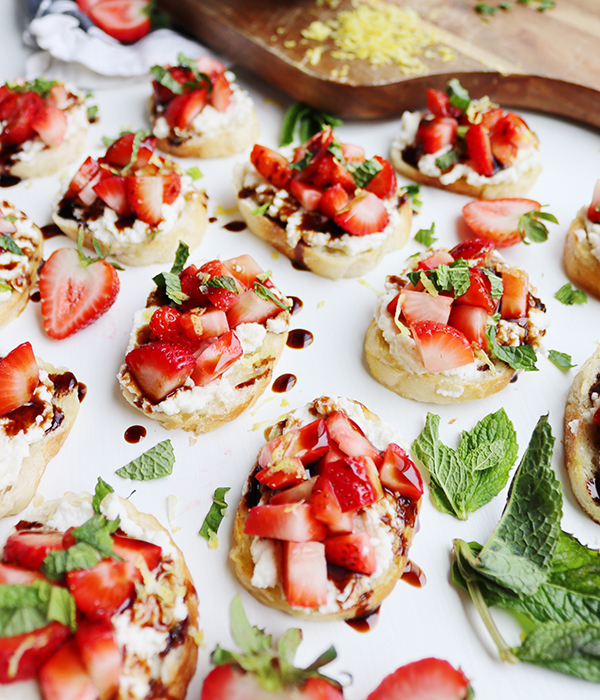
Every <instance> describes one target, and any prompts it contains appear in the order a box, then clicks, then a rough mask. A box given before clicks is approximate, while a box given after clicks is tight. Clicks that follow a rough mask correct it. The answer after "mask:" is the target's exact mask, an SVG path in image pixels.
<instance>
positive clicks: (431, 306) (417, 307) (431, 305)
mask: <svg viewBox="0 0 600 700" xmlns="http://www.w3.org/2000/svg"><path fill="white" fill-rule="evenodd" d="M401 294H402V296H403V297H404V300H403V301H402V314H403V315H404V318H405V319H406V323H407V325H409V326H411V325H412V324H413V323H416V322H417V321H437V322H438V323H448V317H449V316H450V308H451V306H452V301H453V299H452V297H449V296H444V295H442V294H438V295H437V296H435V297H434V296H432V295H431V294H429V293H428V292H413V291H410V290H403V291H402V292H401Z"/></svg>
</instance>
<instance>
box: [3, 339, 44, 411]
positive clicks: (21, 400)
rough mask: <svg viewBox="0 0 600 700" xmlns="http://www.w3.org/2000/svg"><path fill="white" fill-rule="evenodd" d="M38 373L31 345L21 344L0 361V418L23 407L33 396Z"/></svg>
mask: <svg viewBox="0 0 600 700" xmlns="http://www.w3.org/2000/svg"><path fill="white" fill-rule="evenodd" d="M39 378H40V373H39V369H38V365H37V361H36V359H35V355H34V354H33V348H32V347H31V343H22V344H21V345H17V347H16V348H15V349H14V350H11V351H10V352H9V353H8V355H6V356H5V357H3V358H2V359H1V360H0V416H4V415H6V414H7V413H10V412H11V411H14V410H15V409H17V408H19V407H20V406H23V404H26V403H27V402H28V401H29V400H31V398H32V396H33V392H34V391H35V389H36V387H37V385H38V382H39Z"/></svg>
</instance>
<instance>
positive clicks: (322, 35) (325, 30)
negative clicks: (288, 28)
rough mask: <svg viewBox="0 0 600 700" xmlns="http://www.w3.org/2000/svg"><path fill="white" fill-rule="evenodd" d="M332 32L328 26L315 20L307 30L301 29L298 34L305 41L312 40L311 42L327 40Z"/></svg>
mask: <svg viewBox="0 0 600 700" xmlns="http://www.w3.org/2000/svg"><path fill="white" fill-rule="evenodd" d="M332 32H333V28H332V27H331V26H330V25H327V24H325V22H321V21H320V20H315V21H314V22H311V23H310V25H309V27H308V29H303V30H302V31H301V32H300V34H302V36H303V37H304V38H305V39H312V40H313V41H325V39H328V38H329V37H330V36H331V34H332Z"/></svg>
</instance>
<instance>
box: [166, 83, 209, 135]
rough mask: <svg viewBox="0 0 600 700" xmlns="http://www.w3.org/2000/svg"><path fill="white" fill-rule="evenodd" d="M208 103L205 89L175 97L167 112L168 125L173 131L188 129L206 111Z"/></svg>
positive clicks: (197, 89)
mask: <svg viewBox="0 0 600 700" xmlns="http://www.w3.org/2000/svg"><path fill="white" fill-rule="evenodd" d="M207 101H208V92H207V91H206V89H205V88H196V89H195V90H192V91H191V92H183V93H182V94H181V95H175V97H174V98H173V99H172V100H171V101H170V102H169V104H168V106H167V109H166V111H165V119H166V120H167V124H168V125H169V126H170V127H171V128H172V129H181V130H184V129H187V128H188V127H189V125H190V124H191V123H192V122H193V121H194V119H195V118H196V117H197V116H198V115H199V114H200V112H201V111H202V110H203V109H204V105H206V103H207Z"/></svg>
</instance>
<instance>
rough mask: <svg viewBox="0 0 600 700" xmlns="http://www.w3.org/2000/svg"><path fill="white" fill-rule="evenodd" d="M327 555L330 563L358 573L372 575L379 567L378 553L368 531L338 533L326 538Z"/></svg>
mask: <svg viewBox="0 0 600 700" xmlns="http://www.w3.org/2000/svg"><path fill="white" fill-rule="evenodd" d="M325 557H326V558H327V561H328V562H329V563H330V564H337V566H342V567H344V569H349V570H350V571H355V572H356V573H357V574H366V575H367V576H371V574H373V573H375V570H376V569H377V555H376V554H375V547H373V543H372V542H371V536H370V535H369V534H368V533H367V532H355V533H351V534H347V535H336V536H335V537H328V538H327V539H326V540H325Z"/></svg>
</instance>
